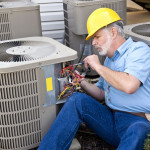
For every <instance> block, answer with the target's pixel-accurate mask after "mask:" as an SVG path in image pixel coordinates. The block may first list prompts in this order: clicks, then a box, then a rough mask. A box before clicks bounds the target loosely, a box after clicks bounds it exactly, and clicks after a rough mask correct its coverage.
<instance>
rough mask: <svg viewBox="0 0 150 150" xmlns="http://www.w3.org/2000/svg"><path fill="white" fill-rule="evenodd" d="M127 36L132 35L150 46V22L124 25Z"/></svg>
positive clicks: (134, 38)
mask: <svg viewBox="0 0 150 150" xmlns="http://www.w3.org/2000/svg"><path fill="white" fill-rule="evenodd" d="M124 32H125V34H126V36H131V37H132V39H133V40H135V41H143V42H145V43H147V44H148V45H149V46H150V22H145V23H138V24H132V25H126V26H124Z"/></svg>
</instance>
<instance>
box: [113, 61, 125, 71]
mask: <svg viewBox="0 0 150 150" xmlns="http://www.w3.org/2000/svg"><path fill="white" fill-rule="evenodd" d="M124 70H125V61H121V62H116V63H115V71H119V72H123V71H124Z"/></svg>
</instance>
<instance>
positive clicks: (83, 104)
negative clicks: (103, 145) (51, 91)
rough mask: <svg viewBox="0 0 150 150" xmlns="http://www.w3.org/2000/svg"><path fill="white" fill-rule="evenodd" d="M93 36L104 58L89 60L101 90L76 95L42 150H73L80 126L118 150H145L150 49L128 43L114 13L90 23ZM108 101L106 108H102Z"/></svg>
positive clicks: (97, 14) (149, 128)
mask: <svg viewBox="0 0 150 150" xmlns="http://www.w3.org/2000/svg"><path fill="white" fill-rule="evenodd" d="M87 29H88V36H87V38H86V40H88V39H90V38H93V41H92V45H93V46H95V48H96V49H97V50H98V51H99V53H100V55H106V56H107V57H106V60H105V62H104V65H102V64H101V63H100V61H99V59H98V56H97V55H91V56H88V57H86V58H85V59H84V65H85V67H86V68H88V66H90V67H91V68H92V69H93V70H95V71H96V72H97V73H98V74H99V75H100V79H99V81H98V83H96V85H92V84H90V83H87V82H86V81H85V80H84V79H83V80H81V81H80V84H81V87H82V88H83V89H84V90H85V91H86V93H87V94H88V95H87V94H83V93H74V94H73V95H72V96H70V97H69V99H68V100H67V102H66V103H65V105H64V107H63V108H62V110H61V111H60V113H59V115H58V116H57V118H56V120H55V121H54V123H53V125H52V127H51V129H50V130H49V132H48V133H47V134H46V135H45V137H44V138H43V140H42V142H41V145H40V146H39V150H68V149H69V147H70V144H71V141H72V139H73V137H74V136H75V134H76V132H77V130H78V128H79V125H80V123H81V122H85V123H86V124H87V126H88V127H90V128H91V129H92V130H93V131H94V132H96V133H97V134H98V135H99V136H100V137H101V138H103V139H104V140H105V141H106V142H108V143H109V144H111V145H114V146H116V147H117V150H142V148H143V144H144V139H146V137H147V134H149V133H150V123H149V121H148V120H147V118H146V116H145V113H150V48H149V47H148V46H147V45H146V44H145V43H143V42H134V41H133V40H132V39H131V38H128V39H127V40H126V39H125V38H124V33H123V30H122V22H121V18H120V17H119V16H118V14H117V13H116V12H114V11H113V10H111V9H109V8H100V9H97V10H95V11H94V12H93V13H92V14H91V15H90V16H89V18H88V21H87ZM103 99H105V103H106V106H104V105H102V104H101V103H100V101H101V100H103Z"/></svg>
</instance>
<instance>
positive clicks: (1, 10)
mask: <svg viewBox="0 0 150 150" xmlns="http://www.w3.org/2000/svg"><path fill="white" fill-rule="evenodd" d="M41 35H42V30H41V20H40V8H39V5H37V4H34V3H31V2H29V1H19V0H14V1H8V0H4V1H2V2H1V1H0V41H3V40H10V39H16V38H23V37H31V36H41Z"/></svg>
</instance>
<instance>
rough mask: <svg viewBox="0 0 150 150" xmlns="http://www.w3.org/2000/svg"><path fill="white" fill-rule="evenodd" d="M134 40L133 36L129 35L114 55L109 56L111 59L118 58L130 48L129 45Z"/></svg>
mask: <svg viewBox="0 0 150 150" xmlns="http://www.w3.org/2000/svg"><path fill="white" fill-rule="evenodd" d="M132 42H133V40H132V38H131V37H129V38H128V39H127V40H126V41H125V42H124V43H123V44H122V45H121V46H120V47H119V48H118V49H117V50H116V51H115V53H114V55H113V57H111V58H109V59H110V60H116V59H117V58H118V57H119V56H120V55H123V54H124V52H125V51H126V50H127V49H128V46H129V45H130V44H131V43H132Z"/></svg>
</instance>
